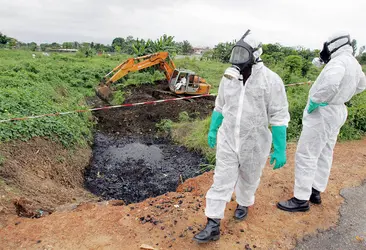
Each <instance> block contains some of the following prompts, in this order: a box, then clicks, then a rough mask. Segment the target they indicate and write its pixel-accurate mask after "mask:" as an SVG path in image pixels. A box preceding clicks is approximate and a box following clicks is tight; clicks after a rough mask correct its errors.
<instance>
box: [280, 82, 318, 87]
mask: <svg viewBox="0 0 366 250" xmlns="http://www.w3.org/2000/svg"><path fill="white" fill-rule="evenodd" d="M312 83H313V82H312V81H308V82H300V83H291V84H286V85H285V87H291V86H298V85H305V84H307V85H311V84H312Z"/></svg>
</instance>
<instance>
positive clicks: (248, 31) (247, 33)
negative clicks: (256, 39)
mask: <svg viewBox="0 0 366 250" xmlns="http://www.w3.org/2000/svg"><path fill="white" fill-rule="evenodd" d="M249 33H250V30H247V32H245V34H244V35H243V36H242V37H241V39H243V40H244V38H245V37H246V36H247V35H249Z"/></svg>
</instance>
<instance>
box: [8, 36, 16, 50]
mask: <svg viewBox="0 0 366 250" xmlns="http://www.w3.org/2000/svg"><path fill="white" fill-rule="evenodd" d="M17 42H18V41H17V40H16V39H14V38H10V40H9V42H8V45H9V47H10V48H15V47H16V46H17Z"/></svg>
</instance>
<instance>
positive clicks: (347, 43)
mask: <svg viewBox="0 0 366 250" xmlns="http://www.w3.org/2000/svg"><path fill="white" fill-rule="evenodd" d="M346 45H351V43H350V42H349V41H348V42H346V43H345V44H343V45H341V46H339V47H338V48H335V49H334V50H332V51H331V52H330V53H331V54H333V53H334V52H336V51H337V50H339V49H340V48H342V47H343V46H346Z"/></svg>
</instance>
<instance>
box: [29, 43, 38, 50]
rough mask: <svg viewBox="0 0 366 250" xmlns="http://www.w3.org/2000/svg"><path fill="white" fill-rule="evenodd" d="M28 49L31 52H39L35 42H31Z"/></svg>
mask: <svg viewBox="0 0 366 250" xmlns="http://www.w3.org/2000/svg"><path fill="white" fill-rule="evenodd" d="M27 47H28V49H30V50H31V51H36V50H37V47H38V46H37V44H36V43H35V42H31V43H28V44H27Z"/></svg>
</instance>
